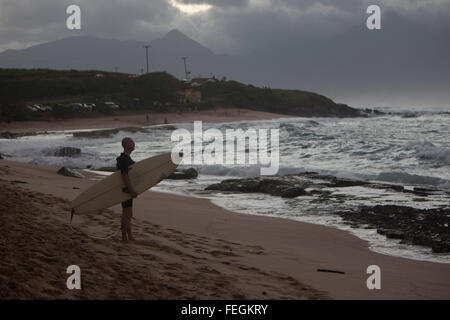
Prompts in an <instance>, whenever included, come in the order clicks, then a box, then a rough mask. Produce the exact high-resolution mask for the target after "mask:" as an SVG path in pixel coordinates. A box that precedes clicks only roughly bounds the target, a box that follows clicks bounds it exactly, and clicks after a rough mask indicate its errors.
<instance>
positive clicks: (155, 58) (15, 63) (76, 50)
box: [0, 29, 219, 77]
mask: <svg viewBox="0 0 450 320" xmlns="http://www.w3.org/2000/svg"><path fill="white" fill-rule="evenodd" d="M147 44H150V45H151V47H150V48H149V65H150V66H149V71H151V72H152V71H153V72H154V71H166V72H168V73H171V74H173V75H175V76H176V77H182V76H184V65H183V61H182V59H181V58H182V57H188V60H187V63H188V68H189V70H195V73H194V74H193V75H197V74H202V73H205V74H206V73H210V72H211V71H212V70H211V69H210V68H209V66H212V65H214V64H215V63H216V61H215V60H216V59H218V57H219V56H216V55H215V54H214V53H213V52H212V51H211V50H209V49H208V48H206V47H204V46H202V45H201V44H200V43H198V42H196V41H194V40H192V39H190V38H188V37H187V36H185V35H184V34H183V33H181V32H180V31H178V30H175V29H174V30H171V31H170V32H169V33H167V34H166V35H165V36H164V37H162V38H160V39H156V40H153V41H150V42H149V43H146V42H141V41H120V40H114V39H103V38H97V37H92V36H75V37H69V38H65V39H61V40H56V41H52V42H48V43H44V44H39V45H35V46H32V47H30V48H27V49H22V50H6V51H4V52H2V53H0V68H25V69H36V68H46V69H65V70H70V69H76V70H102V71H110V72H113V71H116V70H117V71H119V72H124V73H133V74H140V73H141V71H144V72H145V71H146V55H145V49H144V45H147Z"/></svg>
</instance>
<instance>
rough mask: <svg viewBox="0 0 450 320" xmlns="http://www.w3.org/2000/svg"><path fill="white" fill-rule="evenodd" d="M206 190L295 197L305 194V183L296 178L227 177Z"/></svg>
mask: <svg viewBox="0 0 450 320" xmlns="http://www.w3.org/2000/svg"><path fill="white" fill-rule="evenodd" d="M205 190H219V191H236V192H247V193H266V194H270V195H272V196H281V197H285V198H294V197H297V196H300V195H305V194H307V192H306V191H305V189H304V187H303V185H301V184H300V183H299V182H298V181H296V180H290V179H283V178H282V177H278V178H265V179H264V178H248V179H227V180H223V181H221V182H220V183H216V184H212V185H210V186H208V187H207V188H206V189H205Z"/></svg>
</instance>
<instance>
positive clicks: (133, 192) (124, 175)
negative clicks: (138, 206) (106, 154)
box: [122, 173, 138, 198]
mask: <svg viewBox="0 0 450 320" xmlns="http://www.w3.org/2000/svg"><path fill="white" fill-rule="evenodd" d="M122 180H123V183H124V184H125V186H126V187H127V188H128V190H129V191H130V194H131V196H132V197H133V198H136V197H137V196H138V194H137V192H136V190H134V188H133V186H132V185H131V181H130V176H129V175H128V173H122Z"/></svg>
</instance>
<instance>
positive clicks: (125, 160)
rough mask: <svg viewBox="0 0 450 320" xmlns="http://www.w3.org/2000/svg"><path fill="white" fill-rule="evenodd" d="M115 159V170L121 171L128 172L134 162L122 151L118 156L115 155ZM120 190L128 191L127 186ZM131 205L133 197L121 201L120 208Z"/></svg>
mask: <svg viewBox="0 0 450 320" xmlns="http://www.w3.org/2000/svg"><path fill="white" fill-rule="evenodd" d="M116 160H117V164H116V168H117V170H119V171H120V172H121V173H126V174H128V172H129V171H130V170H131V168H130V166H131V165H132V164H134V161H133V160H132V159H131V157H130V156H129V155H127V154H125V153H123V152H122V153H121V154H120V156H119V157H117V159H116ZM122 191H123V192H126V193H130V190H128V188H127V187H125V188H123V189H122ZM132 206H133V198H131V199H128V200H126V201H124V202H122V208H130V207H132Z"/></svg>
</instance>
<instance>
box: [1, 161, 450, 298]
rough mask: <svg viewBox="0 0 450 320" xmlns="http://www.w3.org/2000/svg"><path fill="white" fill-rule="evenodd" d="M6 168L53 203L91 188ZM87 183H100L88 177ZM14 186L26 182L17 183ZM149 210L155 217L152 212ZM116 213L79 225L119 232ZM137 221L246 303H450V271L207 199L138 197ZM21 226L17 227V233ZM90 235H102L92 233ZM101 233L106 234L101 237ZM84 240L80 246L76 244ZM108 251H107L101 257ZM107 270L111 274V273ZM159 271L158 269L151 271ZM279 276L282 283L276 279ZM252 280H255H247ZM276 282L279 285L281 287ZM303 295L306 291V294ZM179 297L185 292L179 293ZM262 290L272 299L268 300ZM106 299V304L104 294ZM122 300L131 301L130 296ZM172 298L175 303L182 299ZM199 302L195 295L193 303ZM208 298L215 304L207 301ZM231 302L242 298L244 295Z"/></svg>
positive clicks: (173, 255)
mask: <svg viewBox="0 0 450 320" xmlns="http://www.w3.org/2000/svg"><path fill="white" fill-rule="evenodd" d="M0 165H1V166H0V170H4V171H8V173H7V174H6V175H3V176H5V177H6V178H7V180H8V181H9V183H10V184H11V185H13V186H14V185H16V186H17V188H26V189H28V190H31V192H41V193H43V194H46V195H52V196H53V197H62V198H65V199H73V198H74V197H75V196H76V195H77V194H78V193H79V192H81V190H83V189H84V188H86V187H87V186H89V185H90V184H92V183H93V181H91V180H88V179H75V178H69V177H63V176H59V175H57V174H56V170H57V168H56V167H49V166H40V165H29V164H23V163H17V162H11V161H6V160H0ZM6 166H7V167H6ZM2 173H3V172H2ZM88 177H90V178H93V177H94V176H92V175H88ZM14 180H15V181H21V183H18V182H16V183H14V182H11V181H14ZM75 188H76V189H75ZM38 198H39V197H38ZM50 203H51V201H50ZM66 206H67V205H66ZM148 208H151V210H150V211H149V209H148ZM111 212H114V213H111V214H109V215H108V216H107V217H105V218H108V219H106V220H103V219H101V218H100V217H91V218H89V219H88V218H86V217H77V218H79V219H82V220H83V219H84V220H85V222H90V223H91V224H93V223H94V221H98V222H97V223H96V224H99V228H100V227H101V228H103V229H107V231H108V232H111V230H114V228H113V227H107V226H105V225H107V224H110V223H111V222H114V223H115V228H117V227H118V225H117V223H118V220H119V217H120V216H119V214H120V206H116V207H113V208H112V209H111ZM54 213H55V212H54ZM54 213H53V214H54ZM58 214H60V213H58ZM63 216H64V217H65V215H63ZM134 221H135V225H136V227H137V228H140V229H142V227H141V226H142V225H145V224H148V223H150V224H151V226H152V227H147V231H145V230H144V231H143V232H141V237H147V236H149V237H150V238H152V239H153V240H152V241H153V242H152V241H150V243H153V244H155V243H154V242H155V241H156V240H155V239H156V238H154V237H157V239H158V241H161V242H162V243H164V245H165V246H169V247H170V248H171V250H172V251H170V252H166V251H165V250H163V249H162V248H159V250H158V247H155V246H153V247H152V250H153V251H152V255H156V256H159V257H162V256H164V257H166V258H167V259H169V260H173V259H175V260H179V259H180V257H181V258H182V259H184V260H185V261H184V264H183V265H184V266H186V268H188V269H189V268H190V267H193V266H196V265H197V264H199V263H202V262H203V261H208V263H207V265H208V266H209V268H210V269H211V270H209V271H210V272H206V274H205V277H206V276H208V275H211V274H216V275H221V276H224V277H228V278H229V280H231V283H232V282H233V281H237V280H238V279H240V280H239V281H238V282H242V283H240V286H241V288H240V290H241V294H242V295H243V296H244V297H245V298H248V299H252V298H261V299H266V298H269V299H270V298H273V299H284V298H286V299H290V298H294V299H302V298H306V299H308V298H312V299H327V298H334V299H424V298H425V299H428V298H430V299H449V298H450V289H449V288H448V286H446V283H449V281H450V266H449V265H446V264H439V263H431V262H421V261H415V260H408V259H404V258H396V257H392V256H385V255H382V254H378V253H374V252H372V251H370V250H369V248H368V243H367V242H366V241H363V240H360V239H358V238H357V237H356V236H353V235H351V234H349V233H348V232H344V231H341V230H337V229H333V228H329V227H325V226H318V225H313V224H309V223H305V222H298V221H293V220H288V219H282V218H272V217H262V216H253V215H246V214H240V213H236V212H231V211H228V210H225V209H223V208H221V207H218V206H216V205H214V204H213V203H212V202H211V201H209V200H207V199H199V198H193V197H188V196H180V195H173V194H165V193H159V192H154V191H150V192H146V193H144V194H142V195H141V196H139V197H138V199H137V200H136V206H135V220H134ZM22 224H23V223H21V222H20V221H19V226H21V225H22ZM94 225H95V224H94ZM102 225H103V226H102ZM91 229H92V230H94V231H95V230H96V228H94V227H91ZM144 229H145V228H144ZM163 229H164V230H165V232H163V233H161V234H160V235H158V236H157V235H156V234H157V233H158V231H159V232H161V230H163ZM103 232H104V233H105V232H106V231H105V230H103ZM108 232H106V233H108ZM72 237H75V235H72ZM75 239H77V238H76V237H75ZM176 239H178V240H176ZM78 240H82V239H79V238H78ZM47 241H49V240H48V239H47ZM89 241H91V240H89ZM94 242H95V243H96V245H101V246H106V247H108V246H109V245H111V243H113V244H114V246H116V247H117V248H123V246H124V245H123V244H121V243H118V242H117V241H116V240H114V241H112V242H111V243H110V242H109V241H107V240H95V241H94ZM97 242H99V244H98V243H97ZM144 242H145V243H141V244H139V245H138V244H132V247H133V248H134V247H139V250H146V248H147V247H146V245H148V243H147V242H146V241H144ZM218 244H221V245H222V246H221V247H220V249H218V248H217V245H218ZM141 247H142V248H141ZM110 249H111V248H109V249H108V250H110ZM147 249H148V248H147ZM105 250H106V249H104V248H103V249H102V251H105ZM117 250H119V249H117ZM133 250H134V249H133ZM136 250H138V249H136ZM185 255H188V256H189V257H190V258H189V257H186V256H185ZM183 257H184V258H183ZM130 259H132V258H131V257H130ZM203 259H206V260H203ZM140 263H144V264H145V265H146V268H151V263H150V265H147V264H146V263H147V262H142V261H141V262H140ZM369 265H378V266H380V268H381V271H382V289H381V290H368V289H367V287H366V280H367V277H368V276H369V275H368V274H367V273H366V269H367V267H368V266H369ZM98 267H99V268H100V267H101V266H98ZM103 268H104V269H108V267H107V266H103ZM224 268H225V269H224ZM319 268H320V269H332V270H342V271H344V272H345V274H332V273H321V272H317V269H319ZM212 269H213V270H212ZM108 270H109V269H108ZM158 270H159V269H158V268H157V269H156V270H155V269H154V268H153V269H151V272H157V271H158ZM109 271H110V270H109ZM19 272H20V270H19ZM141 272H142V271H141ZM171 272H172V273H173V275H174V276H175V277H177V276H180V270H178V269H177V270H172V271H171ZM276 275H278V277H279V278H276ZM246 277H250V278H252V279H253V280H254V281H247V280H245V279H246ZM274 277H275V278H274ZM228 278H227V279H228ZM233 279H234V280H233ZM277 279H278V280H277ZM166 281H168V280H166ZM283 281H284V282H283ZM286 281H287V282H286ZM213 282H214V281H212V280H211V279H210V280H208V283H210V284H211V285H212V283H213ZM277 282H280V283H279V284H278V285H276V283H277ZM255 283H257V284H255ZM180 285H181V284H180ZM183 285H186V286H187V287H186V288H184V289H186V290H187V292H189V290H188V289H189V288H188V287H189V286H190V285H193V283H183ZM266 286H268V287H271V291H270V292H271V293H274V292H277V294H278V295H275V296H269V290H264V288H265V287H266ZM300 288H303V289H301V290H300ZM124 290H125V289H124ZM178 290H181V291H183V289H180V288H178ZM214 290H217V288H215V289H214ZM214 290H211V292H212V291H214ZM285 290H288V291H289V290H294V291H289V292H291V294H293V295H289V294H287V293H286V292H284V291H285ZM295 290H297V291H295ZM298 290H300V291H298ZM207 291H208V290H206V291H205V292H207ZM263 291H264V292H266V294H267V296H266V295H264V294H262V292H263ZM293 292H296V294H294V293H293ZM99 294H100V293H99ZM223 294H224V295H222V296H219V297H218V298H224V297H225V299H227V297H226V295H225V293H223ZM100 296H101V297H104V295H101V294H100ZM106 296H108V295H106ZM123 296H127V295H126V294H125V293H124V295H123ZM169 296H170V295H169ZM172 297H173V298H177V295H172ZM198 297H199V296H194V299H197V298H198ZM202 297H205V296H202ZM75 298H76V297H75ZM160 298H163V299H164V298H166V297H162V296H161V297H160ZM206 298H207V299H210V298H213V297H212V296H211V297H210V296H206ZM228 298H229V297H228ZM231 298H233V299H235V298H239V295H238V296H237V297H231ZM157 299H158V298H157Z"/></svg>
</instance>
